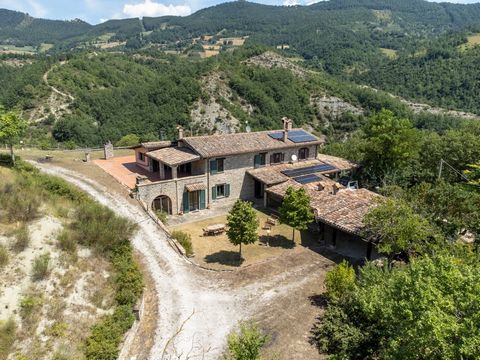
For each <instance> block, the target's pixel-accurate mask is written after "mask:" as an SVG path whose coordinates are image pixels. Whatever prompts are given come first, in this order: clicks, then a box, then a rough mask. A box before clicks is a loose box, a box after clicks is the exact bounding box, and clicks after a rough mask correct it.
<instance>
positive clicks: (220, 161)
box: [217, 159, 225, 172]
mask: <svg viewBox="0 0 480 360" xmlns="http://www.w3.org/2000/svg"><path fill="white" fill-rule="evenodd" d="M224 160H225V159H217V171H218V172H223V170H224V168H223V163H224Z"/></svg>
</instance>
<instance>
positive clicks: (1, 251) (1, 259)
mask: <svg viewBox="0 0 480 360" xmlns="http://www.w3.org/2000/svg"><path fill="white" fill-rule="evenodd" d="M7 264H8V250H7V249H6V248H5V246H3V245H0V268H3V267H5V266H7Z"/></svg>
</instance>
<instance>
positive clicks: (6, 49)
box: [0, 45, 37, 54]
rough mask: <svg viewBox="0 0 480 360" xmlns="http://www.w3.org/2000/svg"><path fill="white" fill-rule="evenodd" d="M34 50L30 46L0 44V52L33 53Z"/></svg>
mask: <svg viewBox="0 0 480 360" xmlns="http://www.w3.org/2000/svg"><path fill="white" fill-rule="evenodd" d="M36 52H37V51H36V49H35V48H34V47H32V46H23V47H18V46H14V45H0V54H2V53H3V54H34V53H36Z"/></svg>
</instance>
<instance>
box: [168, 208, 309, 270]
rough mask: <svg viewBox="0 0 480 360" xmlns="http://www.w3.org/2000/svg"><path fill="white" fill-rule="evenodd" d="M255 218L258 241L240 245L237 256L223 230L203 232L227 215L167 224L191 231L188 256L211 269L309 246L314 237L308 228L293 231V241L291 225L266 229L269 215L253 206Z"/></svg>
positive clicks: (173, 228)
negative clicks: (257, 224)
mask: <svg viewBox="0 0 480 360" xmlns="http://www.w3.org/2000/svg"><path fill="white" fill-rule="evenodd" d="M255 211H256V212H257V216H258V219H259V227H258V231H257V233H258V241H257V242H255V243H254V244H250V245H242V257H243V260H242V261H240V259H239V256H238V250H239V247H238V246H234V245H232V244H231V243H230V241H229V240H228V237H227V234H226V232H223V233H221V234H218V235H211V236H205V235H204V231H203V229H207V228H208V227H209V226H212V225H216V224H226V223H227V215H226V214H225V213H224V214H223V215H219V216H215V217H210V218H206V219H202V220H199V221H196V222H189V223H187V224H179V225H174V226H169V229H170V230H181V231H184V232H186V233H188V234H190V235H191V237H192V247H193V252H194V257H193V258H192V260H193V261H194V262H196V263H197V264H199V265H202V266H205V267H208V268H212V269H230V270H231V269H234V268H238V267H244V266H248V265H252V264H256V263H260V262H263V261H266V260H269V259H274V258H277V257H279V256H281V255H283V254H286V253H288V252H292V251H295V249H296V248H297V247H299V246H300V245H303V246H307V247H308V246H309V245H311V244H312V243H313V242H315V241H316V240H315V239H316V237H315V235H314V234H312V233H311V232H308V231H305V232H298V231H297V232H296V234H295V242H293V241H292V228H291V227H290V226H287V225H281V224H279V223H277V225H274V226H271V229H270V232H268V230H266V229H263V227H264V224H265V222H266V221H267V218H269V217H270V216H271V215H270V214H268V213H265V212H262V211H259V210H255Z"/></svg>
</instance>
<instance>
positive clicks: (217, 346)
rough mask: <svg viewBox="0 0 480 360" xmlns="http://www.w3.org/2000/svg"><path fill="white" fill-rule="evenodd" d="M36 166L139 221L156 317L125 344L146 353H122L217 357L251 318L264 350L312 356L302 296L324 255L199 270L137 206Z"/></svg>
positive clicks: (325, 263) (311, 311)
mask: <svg viewBox="0 0 480 360" xmlns="http://www.w3.org/2000/svg"><path fill="white" fill-rule="evenodd" d="M36 165H37V166H38V167H39V168H40V169H41V170H43V171H44V172H46V173H48V174H51V175H56V176H59V177H62V178H64V179H65V180H67V181H69V182H70V183H72V184H74V185H76V186H77V187H79V188H80V189H82V190H84V191H85V192H87V193H89V194H90V195H91V196H92V197H94V198H95V199H96V200H97V201H99V202H100V203H102V204H103V205H105V206H107V207H109V208H110V209H112V210H113V211H115V212H116V213H117V214H119V215H122V216H124V217H127V218H129V219H131V220H132V221H134V222H136V223H138V225H139V231H138V233H137V234H136V236H135V238H134V239H133V245H134V247H135V249H136V250H137V251H138V252H139V253H140V254H141V257H142V262H143V263H144V265H145V268H146V269H147V270H148V272H149V278H151V280H152V281H153V288H154V292H155V293H156V296H157V301H156V303H157V311H156V313H157V314H159V316H158V318H157V319H156V325H155V331H154V335H153V339H151V340H150V341H149V339H145V338H142V336H145V335H144V334H143V335H141V332H139V333H138V334H137V335H136V338H134V339H133V341H132V342H131V344H134V345H132V346H133V347H142V346H144V347H145V346H148V345H147V344H149V343H152V347H151V349H150V351H149V355H148V356H142V355H139V354H140V353H145V348H143V349H142V350H143V351H137V349H135V348H132V349H126V350H125V349H124V350H125V351H123V353H126V354H129V355H139V357H137V359H143V358H149V359H169V360H170V359H218V358H219V357H220V356H221V354H222V353H223V351H224V347H225V344H226V338H227V335H228V333H229V332H230V331H231V330H232V329H234V328H235V326H236V325H237V323H238V321H241V320H247V319H249V318H252V317H253V318H255V319H258V320H259V323H260V326H261V327H262V328H263V329H264V330H266V331H267V332H268V333H269V334H270V335H271V341H270V343H269V345H268V346H267V350H268V349H271V350H272V351H273V352H275V353H276V355H277V358H279V359H314V358H318V357H320V356H319V355H318V353H317V352H316V350H315V349H314V348H313V347H312V346H311V345H309V344H308V336H309V329H310V327H311V325H312V323H313V320H314V318H315V316H317V315H318V313H319V312H320V310H319V309H318V308H316V307H314V306H313V305H311V304H310V300H309V296H312V295H315V294H317V293H319V292H321V291H322V288H323V286H322V283H323V276H324V274H325V270H326V269H327V268H328V267H330V266H331V265H332V264H333V262H332V261H330V260H328V259H326V258H325V257H323V256H321V255H319V254H316V253H314V252H312V251H310V250H308V249H305V248H301V247H299V248H298V249H296V250H294V251H293V252H292V253H291V254H290V255H289V256H285V257H284V258H282V259H277V260H274V261H272V262H270V263H267V264H262V265H260V266H252V267H250V268H247V269H241V270H238V271H235V272H227V273H225V272H213V271H208V270H204V269H201V268H199V267H197V266H195V265H192V264H191V263H190V262H188V261H187V260H186V259H184V258H183V257H181V256H180V255H179V254H178V253H177V252H176V251H175V250H174V249H173V248H172V247H171V246H170V244H169V242H168V241H167V238H166V234H165V233H164V232H162V231H161V230H160V229H159V228H158V227H157V225H156V224H155V223H154V222H153V221H152V220H151V219H150V218H149V217H148V216H147V215H146V214H145V213H144V212H143V210H142V209H141V208H140V206H137V205H135V204H132V203H131V202H129V201H128V200H127V199H125V198H124V197H122V196H116V195H115V194H114V193H112V192H111V191H109V189H107V188H105V187H104V186H102V185H100V184H98V183H97V182H95V181H93V180H90V179H88V178H86V177H85V176H83V175H82V174H79V173H76V172H73V171H71V170H67V169H64V168H61V167H56V166H52V165H47V164H36ZM149 315H150V314H148V313H147V314H144V318H145V319H149ZM150 320H151V319H150ZM134 337H135V336H134Z"/></svg>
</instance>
